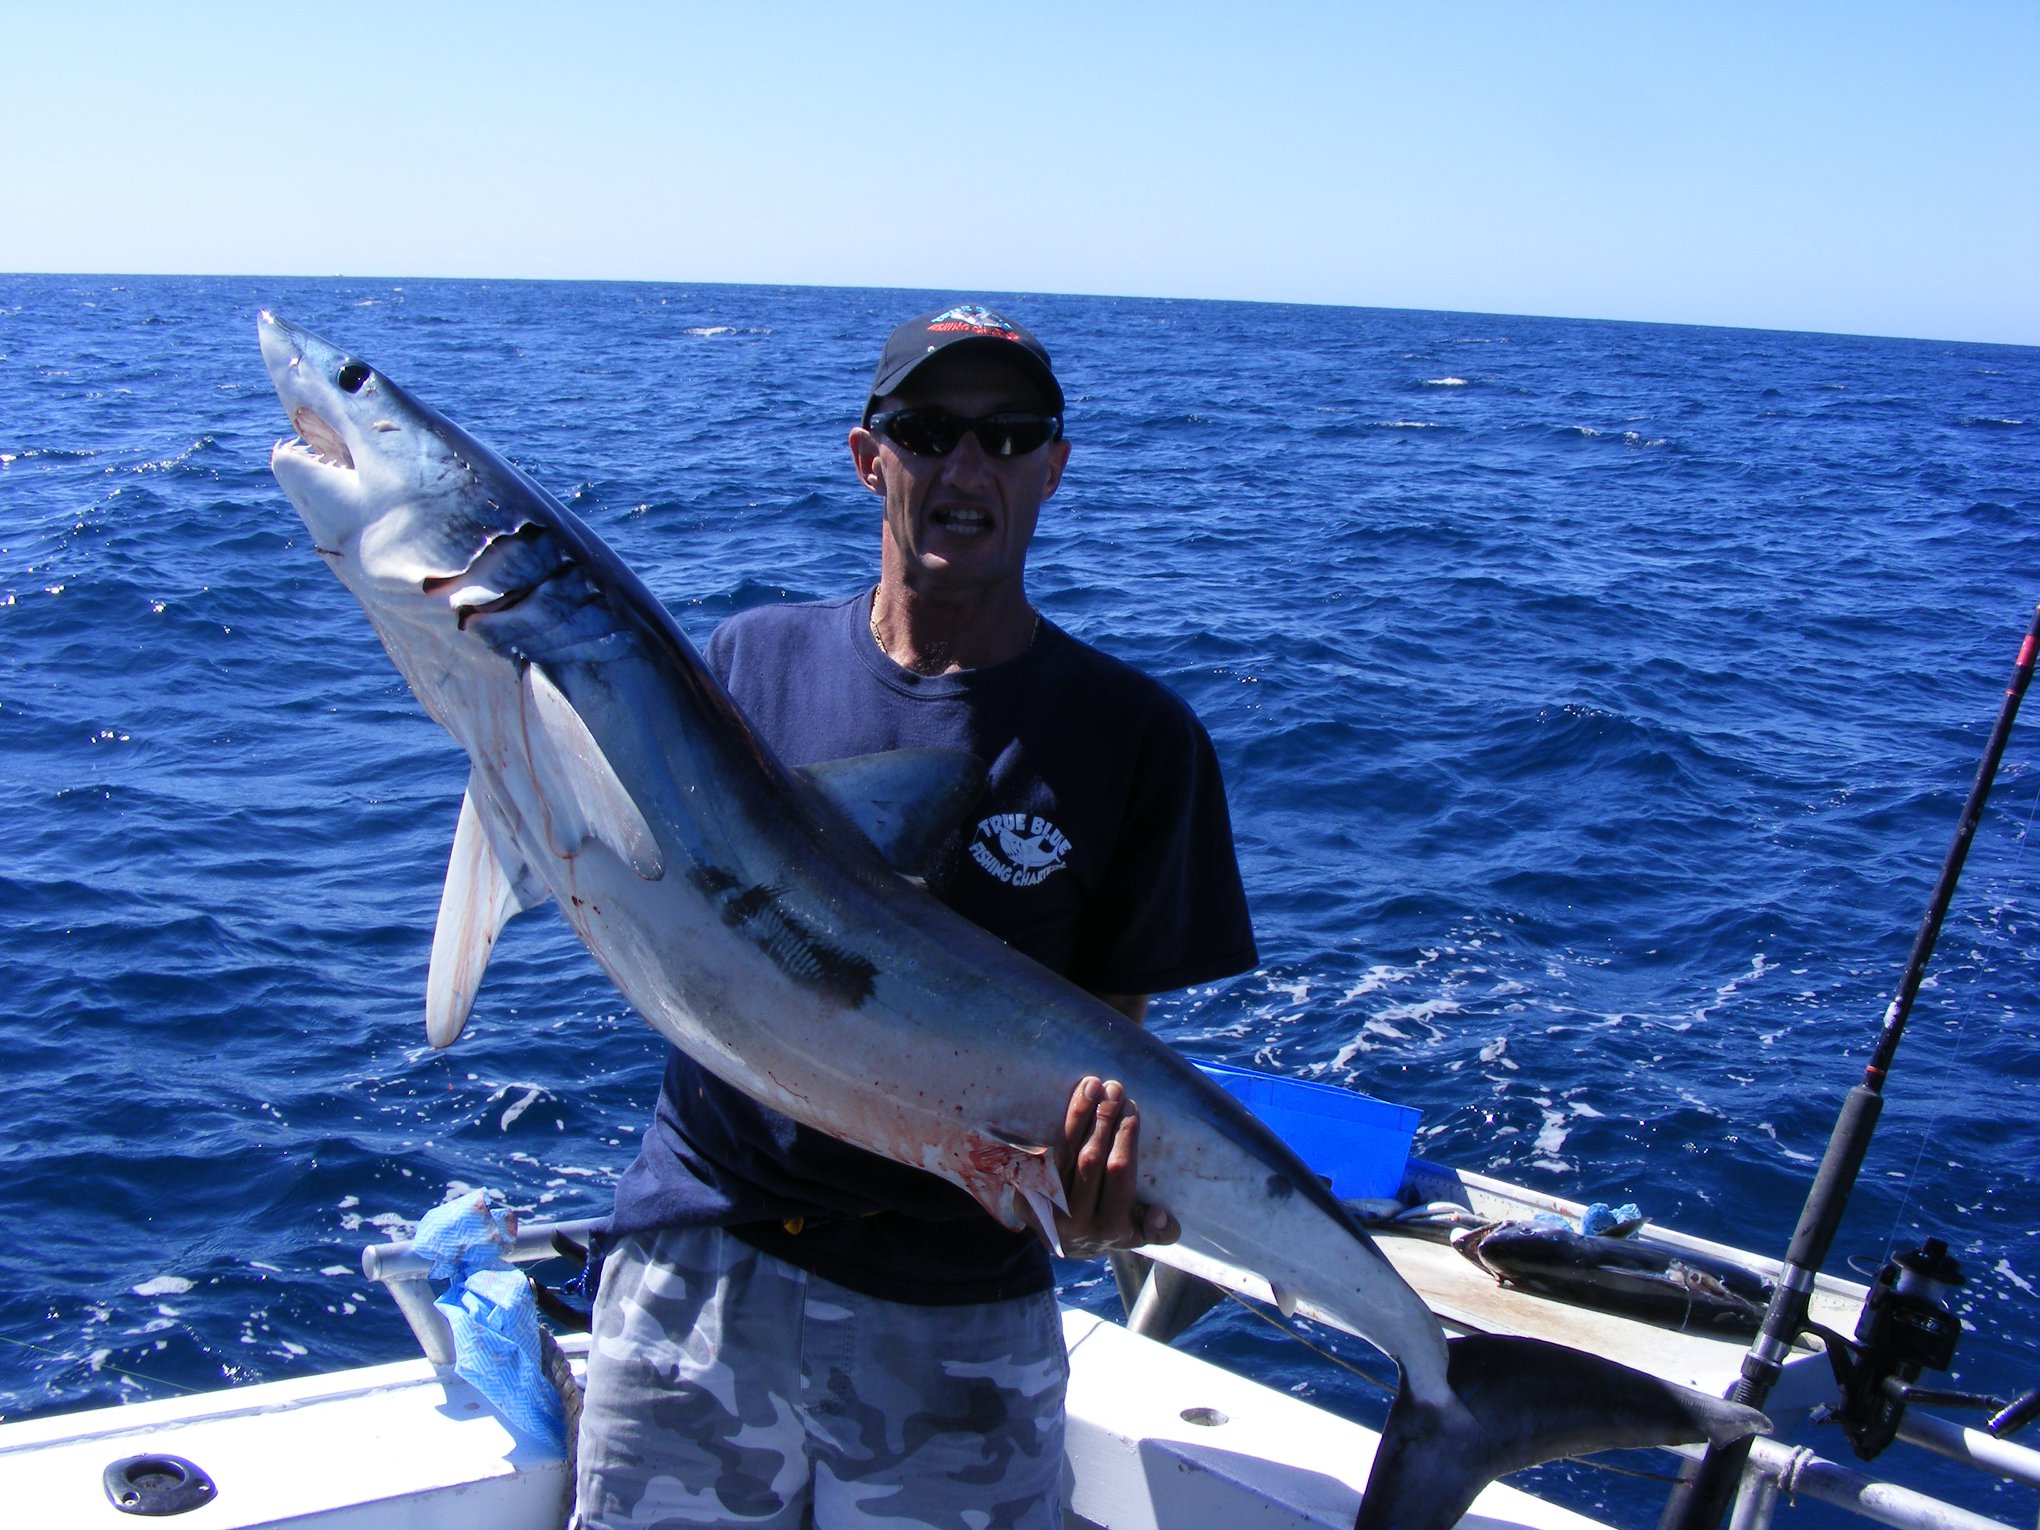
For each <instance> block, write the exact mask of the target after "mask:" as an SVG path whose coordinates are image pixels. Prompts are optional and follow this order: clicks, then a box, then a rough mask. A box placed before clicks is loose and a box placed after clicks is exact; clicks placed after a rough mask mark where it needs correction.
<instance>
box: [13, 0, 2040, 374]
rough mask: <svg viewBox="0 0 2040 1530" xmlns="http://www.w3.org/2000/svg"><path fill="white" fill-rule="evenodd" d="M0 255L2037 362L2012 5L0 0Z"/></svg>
mask: <svg viewBox="0 0 2040 1530" xmlns="http://www.w3.org/2000/svg"><path fill="white" fill-rule="evenodd" d="M0 47H4V53H5V55H6V57H7V59H8V68H7V79H6V82H5V86H4V88H0V162H4V163H5V165H6V172H5V175H4V177H0V270H6V271H14V272H119V273H142V272H166V273H205V274H259V275H321V276H324V275H346V276H392V277H419V276H487V277H498V278H506V277H568V278H588V279H605V280H644V281H670V282H748V283H772V284H778V283H788V284H799V285H821V286H872V287H917V288H933V289H938V290H941V291H945V292H952V293H958V294H973V293H1003V292H1068V293H1113V294H1128V295H1140V296H1156V297H1193V298H1196V297H1202V298H1230V299H1248V300H1256V301H1269V302H1302V303H1332V304H1346V305H1357V306H1363V307H1384V308H1430V309H1452V310H1461V311H1473V312H1488V313H1512V314H1546V315H1557V316H1564V317H1581V318H1608V319H1641V320H1650V321H1659V322H1673V323H1698V324H1721V325H1739V326H1751V327H1757V328H1766V329H1793V330H1820V331H1829V332H1837V333H1851V334H1884V335H1905V336H1914V337H1925V338H1936V339H1958V340H1985V341H1997V342H2008V343H2015V344H2021V345H2040V0H2006V3H1986V0H1978V3H1966V0H1917V3H1913V4H1881V3H1876V0H1863V3H1855V4H1821V3H1811V0H1808V3H1798V0H1763V3H1757V0H1750V3H1744V0H1706V3H1703V0H1687V3H1680V4H1673V3H1669V0H1667V3H1658V4H1651V3H1647V0H1631V3H1626V4H1587V3H1570V0H1545V3H1538V0H1513V3H1504V0H1453V3H1437V4H1419V3H1415V0H1405V3H1399V4H1387V3H1379V4H1377V3H1370V0H1349V3H1345V4H1330V3H1325V4H1305V3H1294V4H1284V3H1281V0H1260V3H1257V4H1253V5H1241V4H1225V5H1220V4H1207V3H1203V0H1176V3H1170V4H1139V3H1132V0H1127V3H1116V4H1115V3H1113V0H1089V3H1083V4H1065V3H1061V0H1042V3H1032V0H1003V3H998V4H972V3H955V4H946V5H944V4H927V3H919V0H884V3H881V4H875V5H874V4H844V3H835V4H807V3H797V0H786V3H771V0H724V3H722V4H719V5H697V4H689V3H677V0H676V3H670V4H654V3H649V0H644V3H625V0H617V3H608V4H605V3H602V0H581V3H577V4H565V3H552V4H527V3H523V0H495V3H492V4H487V5H482V4H470V3H467V0H441V3H435V0H409V3H405V4H390V3H386V0H336V3H332V4H327V5H312V4H305V3H302V0H300V3H297V4H292V5H286V4H281V3H261V4H257V3H242V4H228V3H206V0H190V3H184V4H165V3H146V4H144V3H134V4H125V3H115V0H64V3H50V0H0Z"/></svg>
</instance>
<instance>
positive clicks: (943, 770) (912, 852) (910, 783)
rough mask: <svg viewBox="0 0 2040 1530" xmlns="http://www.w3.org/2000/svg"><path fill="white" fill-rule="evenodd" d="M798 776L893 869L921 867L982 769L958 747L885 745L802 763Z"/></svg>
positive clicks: (978, 792)
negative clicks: (881, 750) (874, 751)
mask: <svg viewBox="0 0 2040 1530" xmlns="http://www.w3.org/2000/svg"><path fill="white" fill-rule="evenodd" d="M801 774H802V775H804V776H806V777H807V779H808V781H809V782H810V783H811V784H812V785H813V786H814V787H815V788H816V789H817V790H818V791H820V792H821V794H822V795H823V797H825V798H827V799H828V801H829V803H830V804H831V805H832V806H833V807H834V808H835V809H836V811H837V812H839V813H841V814H842V815H843V816H844V817H845V818H847V819H849V820H850V822H851V823H852V824H853V825H855V826H856V828H857V831H858V832H859V833H861V834H862V835H863V836H864V837H865V838H866V839H868V840H870V841H871V843H872V846H873V847H874V848H875V849H876V850H877V851H878V853H879V854H880V855H882V856H884V857H885V860H886V864H887V865H889V866H891V867H892V868H893V869H894V870H895V871H899V872H903V873H905V874H906V875H909V876H912V875H914V874H915V873H917V872H920V871H922V870H924V869H925V868H926V866H927V863H928V859H929V857H930V856H932V855H933V854H934V853H935V851H936V850H937V849H939V848H940V847H941V845H942V842H943V841H944V840H946V839H947V838H948V837H949V835H950V834H951V832H953V831H954V830H955V828H956V826H957V825H958V824H959V823H961V822H962V821H963V815H964V814H965V813H967V812H969V811H970V810H971V808H972V807H974V806H975V805H976V803H977V801H978V799H979V798H980V797H982V796H983V795H984V790H985V767H984V765H983V763H982V762H980V761H979V759H978V758H977V756H976V755H973V754H967V753H965V752H964V751H963V750H960V749H892V750H888V751H886V752H885V753H883V754H859V755H852V756H851V757H849V758H848V759H842V760H829V761H826V762H824V763H822V764H820V765H809V766H807V767H806V768H805V769H804V770H802V771H801Z"/></svg>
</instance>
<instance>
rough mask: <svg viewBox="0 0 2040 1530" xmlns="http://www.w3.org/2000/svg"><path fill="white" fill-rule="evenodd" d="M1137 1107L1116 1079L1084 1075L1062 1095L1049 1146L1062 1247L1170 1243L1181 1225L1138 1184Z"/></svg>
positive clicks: (1097, 1249)
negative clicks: (1059, 1187)
mask: <svg viewBox="0 0 2040 1530" xmlns="http://www.w3.org/2000/svg"><path fill="white" fill-rule="evenodd" d="M1139 1149H1140V1108H1139V1107H1138V1106H1137V1105H1136V1104H1135V1103H1134V1102H1133V1101H1132V1100H1130V1099H1128V1098H1127V1097H1126V1089H1125V1087H1124V1086H1123V1085H1121V1084H1120V1082H1119V1081H1118V1080H1117V1079H1100V1078H1095V1077H1094V1078H1085V1079H1082V1080H1080V1081H1079V1082H1078V1084H1077V1087H1076V1088H1075V1090H1073V1091H1072V1092H1071V1094H1070V1103H1069V1109H1068V1110H1067V1111H1065V1112H1064V1115H1063V1131H1062V1137H1061V1140H1060V1141H1058V1142H1057V1144H1056V1168H1057V1169H1058V1171H1059V1172H1060V1173H1061V1175H1062V1182H1063V1195H1064V1197H1065V1198H1066V1199H1067V1200H1068V1201H1069V1206H1070V1209H1069V1211H1068V1212H1067V1213H1062V1212H1058V1213H1057V1214H1056V1233H1057V1235H1058V1236H1059V1237H1060V1238H1061V1240H1062V1247H1063V1253H1064V1254H1066V1255H1068V1256H1069V1257H1070V1258H1072V1259H1091V1258H1096V1257H1097V1256H1098V1255H1100V1254H1103V1253H1106V1252H1107V1251H1109V1250H1111V1249H1120V1248H1138V1247H1140V1246H1141V1245H1142V1244H1144V1243H1174V1242H1175V1241H1176V1240H1177V1239H1178V1238H1179V1237H1181V1236H1182V1233H1183V1230H1182V1228H1181V1227H1180V1226H1178V1225H1177V1222H1176V1219H1175V1218H1174V1217H1172V1216H1170V1215H1169V1213H1168V1212H1167V1211H1166V1210H1164V1209H1163V1208H1162V1207H1160V1206H1144V1205H1142V1204H1141V1203H1140V1200H1139V1198H1138V1197H1137V1195H1136V1194H1135V1191H1136V1189H1137V1188H1138V1186H1139Z"/></svg>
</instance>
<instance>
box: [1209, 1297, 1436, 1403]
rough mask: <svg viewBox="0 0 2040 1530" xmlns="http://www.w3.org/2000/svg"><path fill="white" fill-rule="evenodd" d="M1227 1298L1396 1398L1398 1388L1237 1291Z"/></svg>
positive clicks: (1339, 1366)
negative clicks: (1362, 1368) (1327, 1347)
mask: <svg viewBox="0 0 2040 1530" xmlns="http://www.w3.org/2000/svg"><path fill="white" fill-rule="evenodd" d="M1225 1297H1226V1300H1227V1301H1229V1302H1231V1303H1232V1304H1233V1305H1234V1306H1236V1307H1238V1308H1239V1309H1240V1310H1241V1311H1242V1312H1247V1313H1251V1314H1252V1315H1253V1316H1255V1317H1257V1318H1259V1319H1260V1320H1261V1321H1262V1322H1264V1323H1266V1324H1267V1325H1268V1326H1269V1327H1270V1328H1272V1329H1274V1330H1275V1331H1276V1332H1277V1333H1279V1334H1281V1335H1283V1336H1284V1337H1285V1338H1290V1339H1294V1340H1295V1341H1296V1342H1297V1343H1299V1344H1301V1345H1302V1346H1303V1347H1304V1348H1305V1349H1307V1350H1309V1351H1310V1352H1311V1353H1312V1354H1314V1355H1316V1356H1318V1357H1319V1358H1320V1359H1324V1360H1329V1361H1331V1362H1332V1364H1334V1365H1336V1366H1337V1367H1338V1368H1339V1369H1340V1370H1342V1371H1351V1372H1352V1373H1353V1374H1354V1375H1355V1376H1358V1377H1359V1378H1360V1379H1361V1380H1362V1381H1364V1382H1366V1383H1367V1384H1368V1385H1369V1386H1371V1387H1373V1388H1374V1389H1375V1390H1376V1391H1379V1392H1382V1393H1384V1394H1386V1395H1387V1396H1389V1397H1394V1396H1395V1394H1396V1388H1394V1387H1392V1386H1390V1385H1389V1384H1388V1383H1387V1382H1385V1381H1383V1380H1382V1379H1381V1378H1380V1377H1379V1376H1370V1375H1368V1374H1367V1372H1365V1371H1363V1370H1361V1369H1360V1367H1359V1366H1357V1365H1355V1364H1354V1363H1353V1362H1352V1361H1350V1360H1346V1359H1342V1358H1341V1357H1339V1356H1338V1355H1335V1354H1333V1353H1332V1352H1331V1351H1330V1350H1328V1349H1326V1348H1325V1347H1324V1346H1323V1345H1321V1344H1313V1343H1312V1342H1311V1341H1310V1340H1309V1339H1306V1338H1305V1337H1304V1336H1303V1335H1302V1334H1300V1333H1298V1332H1297V1331H1296V1330H1295V1329H1294V1328H1291V1327H1290V1326H1289V1325H1288V1324H1287V1323H1285V1322H1283V1321H1281V1319H1279V1318H1272V1317H1270V1316H1268V1314H1267V1313H1266V1312H1263V1311H1262V1310H1261V1309H1260V1308H1259V1307H1258V1306H1256V1305H1255V1304H1254V1303H1252V1302H1250V1301H1248V1300H1247V1299H1246V1298H1245V1297H1244V1296H1241V1295H1240V1294H1239V1293H1238V1292H1237V1291H1227V1292H1226V1293H1225Z"/></svg>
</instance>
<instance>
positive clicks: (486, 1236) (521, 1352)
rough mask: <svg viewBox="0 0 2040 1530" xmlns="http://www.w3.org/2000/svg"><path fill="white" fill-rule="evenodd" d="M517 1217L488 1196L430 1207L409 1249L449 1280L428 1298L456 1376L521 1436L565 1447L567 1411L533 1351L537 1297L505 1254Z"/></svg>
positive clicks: (439, 1276) (434, 1274)
mask: <svg viewBox="0 0 2040 1530" xmlns="http://www.w3.org/2000/svg"><path fill="white" fill-rule="evenodd" d="M516 1232H517V1222H516V1219H515V1218H514V1217H512V1216H510V1215H509V1214H508V1213H506V1212H499V1211H496V1210H494V1209H493V1208H492V1207H491V1206H490V1205H489V1197H488V1195H487V1194H486V1193H481V1194H476V1195H471V1196H463V1197H462V1198H461V1199H459V1200H455V1201H448V1202H447V1203H446V1204H445V1205H443V1206H437V1207H434V1208H433V1209H432V1210H431V1211H429V1212H427V1213H426V1214H425V1218H424V1220H423V1221H421V1222H420V1223H419V1224H418V1232H417V1235H416V1236H415V1237H413V1238H412V1240H411V1249H412V1252H414V1253H416V1254H417V1255H418V1256H419V1257H420V1258H424V1259H429V1260H431V1261H432V1278H433V1279H434V1280H448V1281H451V1282H452V1284H451V1285H449V1286H448V1287H447V1288H446V1290H445V1292H444V1293H442V1294H441V1295H440V1297H439V1298H438V1300H437V1301H435V1302H434V1303H433V1305H434V1306H436V1307H437V1308H438V1309H439V1310H440V1312H441V1313H443V1314H444V1315H445V1317H446V1326H447V1327H449V1328H451V1329H452V1330H453V1370H454V1374H455V1375H457V1376H458V1377H460V1379H461V1380H463V1381H465V1382H466V1383H467V1384H468V1385H469V1386H471V1387H473V1388H474V1389H475V1390H476V1391H477V1392H479V1393H481V1394H482V1396H483V1397H485V1398H487V1399H488V1400H489V1404H490V1406H491V1407H493V1408H494V1409H495V1410H496V1411H497V1412H498V1413H500V1414H501V1415H502V1416H503V1418H504V1419H505V1420H506V1421H507V1422H508V1423H509V1424H510V1426H511V1427H512V1428H513V1429H516V1430H517V1431H518V1432H519V1433H521V1434H524V1435H528V1436H529V1437H531V1438H532V1439H534V1440H538V1441H541V1442H543V1443H545V1444H548V1445H550V1446H552V1447H553V1449H555V1450H558V1451H561V1452H564V1451H565V1450H566V1448H567V1427H566V1417H565V1413H564V1411H563V1410H562V1408H561V1405H560V1397H559V1393H558V1392H556V1391H555V1390H554V1389H553V1385H552V1383H551V1382H550V1381H548V1380H547V1379H546V1375H545V1367H544V1365H543V1363H542V1362H541V1361H540V1359H539V1352H538V1302H537V1300H536V1298H534V1297H533V1296H532V1294H531V1282H530V1281H528V1280H526V1279H525V1278H524V1276H523V1275H522V1274H521V1273H520V1272H519V1271H517V1270H515V1269H513V1268H512V1267H511V1266H510V1264H509V1263H508V1262H507V1261H506V1260H505V1259H504V1258H503V1252H504V1250H505V1249H507V1248H509V1247H510V1243H511V1239H512V1238H513V1237H514V1236H515V1235H516Z"/></svg>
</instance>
